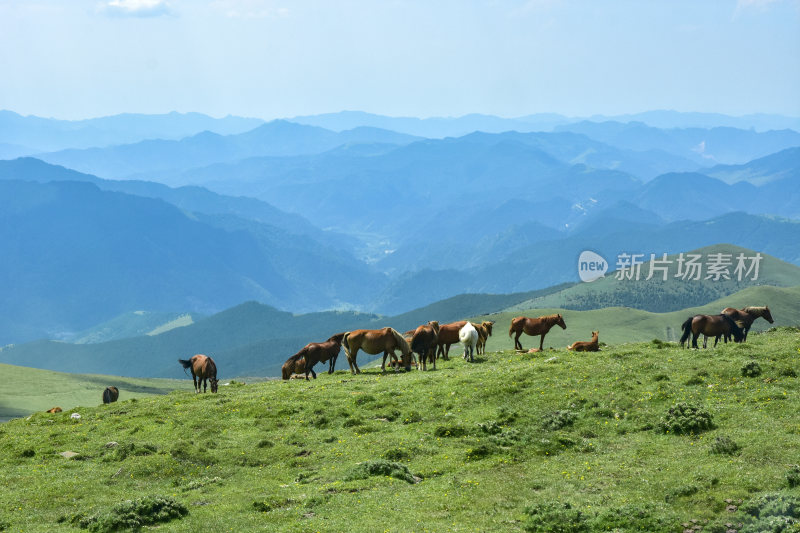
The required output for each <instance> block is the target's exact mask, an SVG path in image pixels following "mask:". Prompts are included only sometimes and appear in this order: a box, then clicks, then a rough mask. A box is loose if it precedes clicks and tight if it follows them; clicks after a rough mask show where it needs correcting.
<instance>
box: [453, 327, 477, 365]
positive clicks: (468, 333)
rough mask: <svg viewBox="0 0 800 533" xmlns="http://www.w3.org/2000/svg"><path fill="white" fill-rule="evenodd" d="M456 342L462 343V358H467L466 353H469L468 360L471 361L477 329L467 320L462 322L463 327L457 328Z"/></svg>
mask: <svg viewBox="0 0 800 533" xmlns="http://www.w3.org/2000/svg"><path fill="white" fill-rule="evenodd" d="M458 342H460V343H461V344H463V345H464V359H466V358H467V353H469V361H470V363H471V362H472V361H473V359H472V353H473V352H474V351H475V345H476V344H478V330H477V329H475V326H473V325H472V324H471V323H470V322H469V321H467V323H466V324H464V327H463V328H461V329H460V330H458Z"/></svg>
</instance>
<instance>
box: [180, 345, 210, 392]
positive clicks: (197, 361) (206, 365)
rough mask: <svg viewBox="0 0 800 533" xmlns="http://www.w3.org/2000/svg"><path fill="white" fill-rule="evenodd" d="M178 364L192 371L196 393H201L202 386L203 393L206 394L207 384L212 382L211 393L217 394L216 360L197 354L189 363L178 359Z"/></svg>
mask: <svg viewBox="0 0 800 533" xmlns="http://www.w3.org/2000/svg"><path fill="white" fill-rule="evenodd" d="M178 362H179V363H180V364H181V365H183V368H184V369H187V368H191V369H192V382H193V383H194V391H195V392H200V384H201V383H202V385H203V392H206V384H207V382H211V392H217V382H218V380H217V365H216V364H214V360H213V359H211V358H210V357H208V356H207V355H203V354H197V355H193V356H192V358H191V359H189V360H188V361H187V360H185V359H178Z"/></svg>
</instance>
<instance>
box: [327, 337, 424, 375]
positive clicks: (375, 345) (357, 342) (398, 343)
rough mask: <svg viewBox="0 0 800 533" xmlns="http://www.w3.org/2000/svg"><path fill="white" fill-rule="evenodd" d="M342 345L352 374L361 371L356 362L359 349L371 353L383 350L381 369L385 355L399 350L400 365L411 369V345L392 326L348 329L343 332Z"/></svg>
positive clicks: (374, 353) (384, 365)
mask: <svg viewBox="0 0 800 533" xmlns="http://www.w3.org/2000/svg"><path fill="white" fill-rule="evenodd" d="M342 346H344V353H345V355H346V356H347V362H348V363H349V364H350V372H351V373H353V374H360V373H361V369H360V368H358V363H356V356H357V355H358V351H359V350H364V351H365V352H367V353H369V354H373V355H377V354H379V353H381V352H383V364H381V370H383V371H385V370H386V357H387V356H388V355H389V354H394V351H395V350H400V353H401V354H402V359H401V361H402V365H403V366H404V367H405V369H406V370H411V347H410V346H409V345H408V343H407V342H406V340H405V339H404V338H403V336H402V335H400V334H399V333H398V332H397V331H395V330H394V329H392V328H383V329H357V330H355V331H348V332H347V333H345V334H344V338H343V339H342Z"/></svg>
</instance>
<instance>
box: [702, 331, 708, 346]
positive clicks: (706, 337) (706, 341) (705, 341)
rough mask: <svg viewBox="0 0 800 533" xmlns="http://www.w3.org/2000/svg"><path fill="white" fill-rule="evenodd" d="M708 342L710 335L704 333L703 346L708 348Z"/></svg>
mask: <svg viewBox="0 0 800 533" xmlns="http://www.w3.org/2000/svg"><path fill="white" fill-rule="evenodd" d="M707 344H708V335H706V334H705V333H704V334H703V348H704V349H705V348H708V346H707Z"/></svg>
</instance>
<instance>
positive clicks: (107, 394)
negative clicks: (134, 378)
mask: <svg viewBox="0 0 800 533" xmlns="http://www.w3.org/2000/svg"><path fill="white" fill-rule="evenodd" d="M118 398H119V389H118V388H116V387H106V390H104V391H103V403H111V402H116V401H117V399H118Z"/></svg>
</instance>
